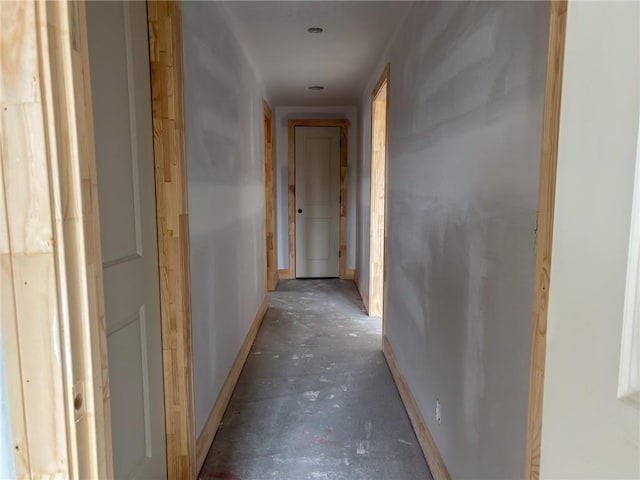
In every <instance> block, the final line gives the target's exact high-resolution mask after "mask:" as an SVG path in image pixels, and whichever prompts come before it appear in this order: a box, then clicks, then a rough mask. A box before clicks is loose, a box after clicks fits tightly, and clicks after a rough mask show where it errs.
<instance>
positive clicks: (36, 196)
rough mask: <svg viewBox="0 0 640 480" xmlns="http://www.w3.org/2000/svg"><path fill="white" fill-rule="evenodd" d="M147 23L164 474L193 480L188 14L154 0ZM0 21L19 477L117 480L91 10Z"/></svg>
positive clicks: (7, 276)
mask: <svg viewBox="0 0 640 480" xmlns="http://www.w3.org/2000/svg"><path fill="white" fill-rule="evenodd" d="M147 15H148V24H149V46H150V68H151V93H152V117H153V133H154V163H155V184H156V210H157V225H158V257H159V269H160V284H159V290H160V304H161V323H162V354H163V357H162V361H163V365H162V367H163V375H164V403H165V416H166V442H167V463H168V471H167V473H168V478H171V479H173V478H195V477H196V475H197V472H196V471H195V419H194V405H193V374H192V371H193V356H192V350H191V342H192V338H191V298H190V284H189V281H190V264H189V261H190V260H189V220H188V212H187V176H186V157H185V146H184V110H183V108H184V107H183V73H182V36H181V25H182V24H181V16H180V5H179V4H178V3H174V2H171V1H162V2H160V1H158V2H156V1H154V2H149V3H147ZM0 16H1V17H3V18H4V19H8V21H7V22H6V24H7V25H14V26H15V28H12V29H6V31H4V30H3V31H2V32H0V36H1V40H2V44H3V45H8V46H10V48H9V49H8V50H6V51H9V50H10V51H12V52H13V51H17V52H19V54H18V56H17V57H14V56H13V54H12V55H5V54H4V52H5V50H3V55H2V57H1V58H0V63H1V65H2V72H3V87H4V88H3V89H2V90H1V91H0V103H2V112H1V113H2V119H1V120H0V138H2V144H3V150H2V152H1V158H2V162H1V166H2V169H1V172H2V175H1V180H2V181H1V182H0V193H1V197H2V202H0V207H2V208H1V209H0V210H1V213H0V221H1V223H2V231H5V232H7V234H6V235H0V259H1V261H2V279H3V281H2V289H1V293H2V297H3V301H2V304H1V308H2V328H3V345H4V347H3V350H4V354H5V359H6V363H5V367H6V373H7V382H8V384H9V392H10V399H9V401H10V418H11V423H12V435H13V442H14V446H15V460H16V462H15V463H16V468H17V472H18V474H19V476H21V477H43V476H57V475H61V474H62V475H63V476H69V477H71V478H112V477H113V459H112V440H111V421H110V419H111V417H110V395H109V369H108V356H107V339H106V325H105V307H104V290H103V284H102V282H103V280H102V251H101V245H100V220H99V209H98V191H97V170H96V159H95V145H94V131H93V111H92V101H91V84H90V67H89V49H88V41H87V25H86V14H85V5H84V2H36V1H25V2H16V3H14V4H3V5H2V6H0ZM4 23H5V22H3V24H4ZM16 58H17V59H18V60H19V61H17V62H16V61H15V59H16ZM9 73H10V74H9ZM5 74H6V76H5ZM16 186H19V188H16ZM35 298H37V299H41V300H42V301H35V302H34V299H35ZM23 328H29V329H30V331H31V330H32V329H37V330H38V331H40V333H41V335H37V336H33V335H29V334H28V333H26V332H22V334H20V330H21V329H23ZM42 342H44V344H43V343H42ZM43 345H44V346H45V347H44V348H43ZM46 345H48V346H49V347H46ZM53 345H57V346H58V349H59V352H55V351H52V350H51V346H53ZM34 351H38V352H40V354H39V355H35V356H34V354H33V352H34ZM26 352H29V353H28V354H27V353H26ZM52 354H53V355H54V356H55V358H49V355H52ZM27 384H28V385H27ZM27 387H28V388H27ZM27 419H28V420H29V421H27Z"/></svg>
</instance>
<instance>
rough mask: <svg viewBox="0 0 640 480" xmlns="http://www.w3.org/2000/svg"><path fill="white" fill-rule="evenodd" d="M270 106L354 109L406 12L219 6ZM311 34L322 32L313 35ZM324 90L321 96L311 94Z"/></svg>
mask: <svg viewBox="0 0 640 480" xmlns="http://www.w3.org/2000/svg"><path fill="white" fill-rule="evenodd" d="M221 3H222V4H223V6H224V8H225V9H226V11H227V14H228V16H229V21H230V22H231V24H232V27H233V28H234V31H235V33H236V35H237V37H238V40H239V41H240V43H241V45H242V47H243V48H244V50H245V52H246V53H247V55H248V56H249V58H250V59H251V62H252V63H253V64H254V67H255V68H256V69H257V70H258V74H259V75H260V78H261V79H262V81H263V82H264V83H265V87H266V89H267V92H268V94H269V97H270V99H271V102H272V104H273V105H272V106H275V105H345V104H354V103H355V102H357V100H358V99H359V97H360V95H362V91H361V89H362V88H363V87H364V84H365V82H366V81H367V80H368V77H369V76H370V75H371V74H372V70H373V69H374V68H375V66H376V64H377V63H378V61H379V59H380V56H381V54H382V51H383V49H384V48H385V46H386V44H387V42H388V40H389V37H390V36H391V35H392V34H393V32H394V31H395V30H396V28H397V26H398V24H399V23H400V21H401V20H402V19H403V18H404V17H405V15H406V14H407V10H408V8H409V6H410V5H411V3H410V2H404V1H390V2H378V1H358V2H349V1H337V2H335V1H286V2H264V1H258V2H243V1H227V2H221ZM309 27H322V28H323V29H324V32H323V33H320V34H311V33H308V32H307V28H309ZM310 85H323V86H324V87H325V90H323V91H310V90H308V89H307V87H308V86H310Z"/></svg>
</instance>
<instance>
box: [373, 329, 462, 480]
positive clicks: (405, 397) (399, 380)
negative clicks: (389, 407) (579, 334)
mask: <svg viewBox="0 0 640 480" xmlns="http://www.w3.org/2000/svg"><path fill="white" fill-rule="evenodd" d="M382 352H383V353H384V357H385V358H386V360H387V365H389V370H391V375H392V376H393V380H394V381H395V383H396V387H397V388H398V391H399V392H400V397H401V398H402V403H404V407H405V408H406V409H407V413H408V414H409V419H410V420H411V425H412V426H413V430H414V431H415V432H416V436H417V437H418V442H419V443H420V448H422V452H423V453H424V456H425V458H426V459H427V464H428V465H429V469H430V470H431V474H432V475H433V478H434V479H435V480H451V475H449V471H448V470H447V466H446V465H445V463H444V460H443V459H442V456H441V455H440V452H439V451H438V447H437V446H436V443H435V442H434V440H433V437H432V436H431V433H429V429H428V428H427V424H426V423H425V421H424V418H422V414H421V413H420V410H419V409H418V405H417V404H416V400H415V399H414V398H413V394H412V393H411V389H410V388H409V385H407V381H406V380H405V378H404V376H403V375H402V373H400V370H399V369H398V363H397V362H396V357H395V356H394V354H393V350H392V348H391V344H390V343H389V340H387V337H384V338H383V340H382Z"/></svg>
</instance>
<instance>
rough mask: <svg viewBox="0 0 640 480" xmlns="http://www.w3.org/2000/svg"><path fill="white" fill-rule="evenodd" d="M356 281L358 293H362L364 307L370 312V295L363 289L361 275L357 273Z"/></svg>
mask: <svg viewBox="0 0 640 480" xmlns="http://www.w3.org/2000/svg"><path fill="white" fill-rule="evenodd" d="M354 280H355V283H356V288H357V289H358V293H359V294H360V298H362V304H363V305H364V309H365V311H366V312H367V314H368V313H369V296H368V295H367V294H366V293H365V292H364V290H362V285H360V276H359V275H358V274H357V273H356V275H355V278H354Z"/></svg>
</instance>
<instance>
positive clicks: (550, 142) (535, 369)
mask: <svg viewBox="0 0 640 480" xmlns="http://www.w3.org/2000/svg"><path fill="white" fill-rule="evenodd" d="M566 26H567V1H566V0H561V1H552V2H550V12H549V38H548V46H547V74H546V80H545V93H544V113H543V123H542V153H541V157H540V187H539V191H538V226H537V232H536V266H535V277H534V299H533V332H532V337H531V364H530V372H529V410H528V415H527V447H526V463H525V479H527V480H538V479H539V478H540V447H541V440H542V404H543V397H544V372H545V360H546V345H547V314H548V306H549V286H550V272H551V247H552V245H553V214H554V207H555V193H556V170H557V164H558V140H559V134H560V108H561V96H562V73H563V66H564V41H565V32H566Z"/></svg>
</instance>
